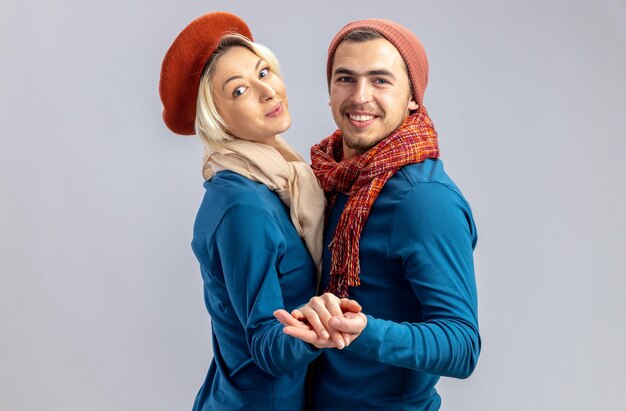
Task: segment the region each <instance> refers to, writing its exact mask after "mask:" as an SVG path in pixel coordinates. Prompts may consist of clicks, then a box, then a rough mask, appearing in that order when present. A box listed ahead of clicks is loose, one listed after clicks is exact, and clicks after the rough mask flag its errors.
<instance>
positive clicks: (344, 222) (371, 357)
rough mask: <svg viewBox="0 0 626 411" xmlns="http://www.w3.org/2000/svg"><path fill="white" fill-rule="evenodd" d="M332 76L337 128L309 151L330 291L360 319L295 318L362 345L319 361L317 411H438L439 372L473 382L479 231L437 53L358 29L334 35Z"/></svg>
mask: <svg viewBox="0 0 626 411" xmlns="http://www.w3.org/2000/svg"><path fill="white" fill-rule="evenodd" d="M327 75H328V84H329V90H330V103H331V109H332V114H333V117H334V119H335V122H336V123H337V126H338V127H339V130H337V131H336V132H335V133H334V134H332V135H331V136H330V137H328V138H326V139H325V140H323V141H322V142H320V143H319V144H317V145H315V146H314V147H313V148H312V150H311V155H312V162H313V164H312V167H313V169H314V171H315V173H316V175H317V177H318V179H319V180H320V182H321V184H322V187H323V188H324V190H325V191H326V193H327V196H328V199H329V207H330V209H329V214H328V222H327V223H328V225H327V228H326V231H325V243H324V245H325V252H324V260H323V273H322V284H321V285H322V287H323V289H324V290H325V291H330V292H332V293H334V294H336V295H337V296H339V297H349V298H351V299H354V300H356V301H358V302H359V303H360V304H361V306H362V313H358V314H352V313H351V314H346V316H345V317H344V316H343V315H342V314H341V310H340V308H339V303H338V301H337V300H336V299H335V300H334V301H332V300H328V299H327V298H325V297H316V298H313V299H312V300H311V302H310V303H309V304H307V305H306V306H304V307H302V308H300V309H299V310H296V311H294V313H292V314H293V315H294V317H296V318H299V319H303V318H304V317H306V319H307V320H308V322H309V324H311V326H312V327H313V328H315V329H317V330H318V331H320V330H321V328H322V327H325V328H326V329H328V330H329V331H331V332H334V333H336V331H342V332H344V333H348V334H353V336H352V338H354V337H356V339H355V340H354V341H353V342H352V343H351V344H350V345H349V346H347V347H346V348H345V349H343V350H331V349H329V350H326V351H325V352H324V353H323V354H322V355H321V356H320V357H319V358H318V360H317V362H316V364H315V367H314V370H313V374H312V378H313V380H312V381H313V385H312V390H313V391H312V400H313V405H314V409H316V410H348V409H353V410H373V409H385V410H400V409H402V410H437V409H439V406H440V403H441V399H440V397H439V395H438V394H437V392H436V390H435V388H434V387H435V384H436V383H437V381H438V379H439V376H442V375H443V376H451V377H457V378H466V377H468V376H469V375H470V374H471V373H472V371H473V370H474V367H475V366H476V362H477V360H478V356H479V352H480V337H479V333H478V318H477V295H476V285H475V279H474V267H473V257H472V253H473V249H474V246H475V244H476V240H477V235H476V227H475V225H474V221H473V218H472V213H471V210H470V207H469V205H468V203H467V202H466V200H465V199H464V197H463V195H462V194H461V192H460V190H459V189H458V188H457V186H456V185H455V184H454V183H453V182H452V180H451V179H450V178H449V177H448V176H447V175H446V173H445V172H444V169H443V164H442V162H441V160H439V159H438V157H439V149H438V144H437V133H436V131H435V128H434V125H433V123H432V121H431V120H430V118H429V117H428V114H427V112H426V109H425V108H424V105H423V97H424V90H425V88H426V83H427V81H428V62H427V59H426V54H425V52H424V49H423V47H422V45H421V43H420V41H419V40H418V39H417V37H415V35H414V34H413V33H411V32H410V31H409V30H408V29H406V28H405V27H403V26H401V25H399V24H397V23H394V22H391V21H387V20H381V19H373V20H362V21H355V22H352V23H350V24H348V25H347V26H345V27H344V28H343V29H341V30H340V31H339V33H338V34H337V35H336V36H335V38H334V39H333V41H332V43H331V45H330V47H329V53H328V65H327ZM364 314H365V315H364ZM284 323H286V324H289V321H284ZM285 332H287V333H288V334H291V335H293V336H296V337H299V338H301V339H303V340H305V341H307V339H308V338H309V336H310V334H307V333H306V332H304V331H303V330H302V328H299V327H297V326H293V325H292V326H288V327H286V328H285ZM311 332H312V331H311ZM334 335H336V334H334ZM352 338H348V339H347V340H346V342H348V343H349V341H350V340H351V339H352ZM338 346H339V348H343V344H338Z"/></svg>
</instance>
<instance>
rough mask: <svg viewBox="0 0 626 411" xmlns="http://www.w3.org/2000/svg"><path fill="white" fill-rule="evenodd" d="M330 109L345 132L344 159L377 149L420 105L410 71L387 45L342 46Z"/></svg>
mask: <svg viewBox="0 0 626 411" xmlns="http://www.w3.org/2000/svg"><path fill="white" fill-rule="evenodd" d="M330 107H331V110H332V112H333V117H334V119H335V123H337V126H338V127H339V128H340V129H341V130H342V131H343V153H344V158H350V157H353V156H355V155H357V154H360V153H363V152H365V151H367V150H369V149H370V148H372V147H374V146H375V145H376V144H378V142H380V141H381V140H383V139H384V138H385V137H387V136H389V135H390V134H391V133H392V132H393V131H394V130H395V129H396V128H398V127H399V126H400V124H402V122H403V121H404V119H405V118H406V116H407V115H408V114H409V110H417V108H418V107H419V106H418V104H417V103H416V102H415V100H413V96H412V95H411V83H410V81H409V76H408V74H407V70H406V65H405V63H404V60H403V59H402V56H401V55H400V53H399V52H398V50H397V49H396V48H395V47H394V46H393V45H392V44H391V43H390V42H389V41H387V40H385V39H374V40H369V41H365V42H358V43H357V42H354V41H349V40H346V41H343V42H341V43H340V44H339V47H337V50H336V52H335V59H334V61H333V67H332V72H331V79H330Z"/></svg>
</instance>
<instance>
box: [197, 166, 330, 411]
mask: <svg viewBox="0 0 626 411" xmlns="http://www.w3.org/2000/svg"><path fill="white" fill-rule="evenodd" d="M204 187H205V189H206V193H205V195H204V199H203V201H202V205H201V206H200V209H199V211H198V215H197V218H196V222H195V225H194V234H193V241H192V248H193V251H194V253H195V254H196V257H197V258H198V261H199V263H200V269H201V272H202V279H203V280H204V297H205V303H206V307H207V310H208V312H209V315H210V316H211V326H212V338H213V360H212V362H211V366H210V368H209V372H208V375H207V377H206V380H205V382H204V384H203V385H202V388H201V389H200V392H199V393H198V396H197V397H196V401H195V403H194V408H193V409H194V410H197V411H200V410H203V411H204V410H220V411H228V410H263V411H266V410H284V411H293V410H300V409H302V408H303V404H304V385H305V384H304V379H305V375H306V368H307V365H308V363H309V362H311V361H312V360H313V359H314V358H316V357H317V355H318V354H319V351H316V350H314V349H312V348H311V347H310V346H309V345H308V344H306V343H304V342H302V341H300V340H298V339H295V338H292V337H289V336H287V335H286V334H284V333H283V327H282V325H281V324H280V323H279V322H278V321H277V320H276V319H275V318H274V316H273V312H274V311H275V310H277V309H279V308H284V309H286V310H288V311H291V310H292V309H294V308H296V307H298V306H300V305H302V304H304V303H306V302H307V301H308V300H309V298H310V297H311V296H312V295H314V294H315V285H316V279H315V272H316V269H315V265H314V263H313V261H312V259H311V257H310V256H309V253H308V252H307V249H306V248H305V246H304V243H303V242H302V240H301V239H300V237H299V236H298V234H297V232H296V230H295V228H294V227H293V225H292V223H291V219H290V217H289V209H288V208H287V207H286V206H285V205H284V204H283V203H282V202H281V201H280V199H279V198H278V196H277V195H276V194H274V193H273V192H271V191H270V190H269V189H268V188H267V187H266V186H264V185H262V184H259V183H255V182H253V181H251V180H248V179H246V178H244V177H242V176H240V175H238V174H236V173H233V172H231V171H222V172H219V173H217V174H216V175H215V176H214V177H213V178H212V179H211V180H208V181H206V182H205V183H204Z"/></svg>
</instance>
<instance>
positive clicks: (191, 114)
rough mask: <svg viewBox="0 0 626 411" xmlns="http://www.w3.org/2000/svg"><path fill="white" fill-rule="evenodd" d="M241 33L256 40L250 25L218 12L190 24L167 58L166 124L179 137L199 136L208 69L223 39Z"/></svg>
mask: <svg viewBox="0 0 626 411" xmlns="http://www.w3.org/2000/svg"><path fill="white" fill-rule="evenodd" d="M233 33H239V34H241V35H243V36H245V37H247V38H248V39H250V40H252V34H251V33H250V29H249V28H248V26H247V25H246V23H245V22H244V21H243V20H242V19H241V18H239V17H237V16H235V15H234V14H230V13H225V12H221V11H218V12H214V13H209V14H205V15H204V16H202V17H199V18H197V19H196V20H194V21H192V22H191V23H189V25H188V26H187V27H185V28H184V29H183V31H181V32H180V34H179V35H178V37H176V39H175V40H174V42H173V43H172V45H171V46H170V48H169V50H167V53H166V54H165V58H163V64H162V65H161V80H160V82H159V95H160V96H161V102H162V103H163V121H165V125H167V127H168V128H169V129H170V130H172V131H173V132H174V133H176V134H182V135H192V134H195V132H196V131H195V121H196V100H197V99H198V88H199V86H200V78H201V77H202V71H203V69H204V65H205V64H206V62H207V61H208V60H209V58H210V57H211V55H212V54H213V52H214V51H215V49H216V48H217V45H218V44H219V42H220V40H221V38H222V37H223V36H224V35H226V34H233Z"/></svg>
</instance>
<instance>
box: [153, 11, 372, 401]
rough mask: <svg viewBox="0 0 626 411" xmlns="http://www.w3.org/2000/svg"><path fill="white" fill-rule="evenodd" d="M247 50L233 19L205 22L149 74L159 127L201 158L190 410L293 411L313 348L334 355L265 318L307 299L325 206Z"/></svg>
mask: <svg viewBox="0 0 626 411" xmlns="http://www.w3.org/2000/svg"><path fill="white" fill-rule="evenodd" d="M251 39H252V36H251V34H250V31H249V29H248V27H247V26H246V24H245V23H244V22H243V21H242V20H241V19H239V18H238V17H237V16H234V15H232V14H228V13H222V12H217V13H210V14H207V15H205V16H202V17H200V18H198V19H196V20H194V21H193V22H192V23H190V24H189V25H188V26H187V27H186V28H185V29H184V30H183V31H182V32H181V33H180V34H179V36H178V37H177V38H176V39H175V40H174V43H173V44H172V46H171V47H170V49H169V50H168V52H167V54H166V56H165V58H164V60H163V65H162V69H161V82H160V90H159V91H160V95H161V100H162V102H163V107H164V110H163V119H164V121H165V123H166V125H167V126H168V127H169V128H170V129H171V130H172V131H174V132H175V133H177V134H183V135H189V134H198V135H199V136H200V138H201V140H202V142H203V143H204V146H205V149H206V156H205V161H204V167H203V175H204V177H205V180H206V181H205V183H204V188H205V190H206V193H205V196H204V199H203V201H202V204H201V205H200V209H199V211H198V215H197V218H196V222H195V225H194V233H193V241H192V248H193V250H194V253H195V255H196V257H197V258H198V261H199V263H200V269H201V272H202V278H203V280H204V296H205V303H206V307H207V310H208V312H209V314H210V316H211V324H212V337H213V360H212V362H211V366H210V369H209V372H208V375H207V377H206V380H205V382H204V384H203V386H202V388H201V389H200V392H199V393H198V396H197V398H196V401H195V403H194V410H290V411H292V410H299V409H303V407H304V397H305V384H304V380H305V374H306V368H307V364H308V363H309V362H311V361H312V360H313V359H315V358H316V357H317V355H318V354H319V352H320V351H318V350H316V349H315V347H318V348H322V347H338V348H342V347H343V345H344V343H343V339H342V336H341V335H339V334H338V333H335V332H333V333H332V334H331V335H330V338H329V336H328V334H327V333H326V334H324V331H323V330H320V335H321V336H320V337H314V338H313V340H309V342H310V343H312V344H313V345H314V346H315V347H313V346H312V345H309V344H307V343H305V342H303V341H300V340H298V339H295V338H291V337H289V336H288V335H286V334H284V333H283V326H282V325H281V324H280V323H279V322H278V321H277V320H276V319H275V318H274V316H273V314H274V312H275V311H276V310H278V309H283V308H284V309H285V310H293V309H295V308H297V307H299V306H301V305H302V304H304V303H306V302H307V301H308V300H309V297H311V296H313V295H315V292H316V284H317V273H318V269H319V264H320V260H321V244H322V238H321V235H322V228H323V227H322V225H323V212H324V206H325V200H324V194H323V192H322V190H321V189H320V188H319V185H318V182H317V180H316V178H315V176H314V174H313V172H312V171H311V169H310V168H309V166H308V165H307V164H306V163H305V162H304V161H303V160H302V158H301V157H300V156H299V155H298V154H296V153H295V152H294V151H293V150H292V149H291V148H290V147H289V146H288V145H287V144H286V143H285V142H284V140H283V139H282V138H281V137H280V136H279V135H280V134H281V133H283V132H285V131H286V130H287V129H288V128H289V126H290V125H291V118H290V115H289V104H288V100H287V95H286V92H285V85H284V83H283V80H282V77H281V74H280V71H279V68H278V63H277V61H276V58H275V57H274V55H273V54H272V53H271V52H270V51H269V50H268V49H266V48H265V47H263V46H260V45H258V44H256V43H253V42H252V41H251ZM326 298H329V297H328V296H327V297H326ZM335 306H337V304H335ZM341 307H342V309H343V310H352V311H358V310H359V309H360V307H359V306H358V304H356V303H354V302H349V301H345V300H344V301H342V302H341ZM339 314H341V313H340V312H339ZM347 341H348V342H349V339H348V340H347Z"/></svg>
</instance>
